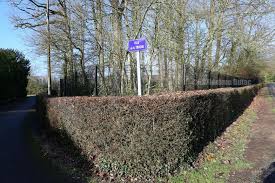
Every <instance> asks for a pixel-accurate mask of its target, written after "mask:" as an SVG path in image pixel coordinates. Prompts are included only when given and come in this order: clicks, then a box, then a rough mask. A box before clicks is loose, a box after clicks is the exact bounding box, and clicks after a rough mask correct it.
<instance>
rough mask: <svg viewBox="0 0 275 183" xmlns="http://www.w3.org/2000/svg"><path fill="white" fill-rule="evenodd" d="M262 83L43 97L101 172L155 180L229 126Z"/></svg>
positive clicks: (43, 105)
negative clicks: (168, 91)
mask: <svg viewBox="0 0 275 183" xmlns="http://www.w3.org/2000/svg"><path fill="white" fill-rule="evenodd" d="M259 88H260V85H255V86H248V87H242V88H237V89H233V88H227V89H216V90H205V91H193V92H182V93H172V94H162V95H158V96H144V97H64V98H40V100H39V101H40V105H39V106H40V111H41V112H43V114H45V116H46V118H47V119H48V120H47V121H48V122H49V125H50V126H51V127H52V128H54V129H57V130H58V129H59V130H61V131H65V132H66V133H67V134H68V135H69V136H70V137H71V139H72V140H73V142H74V143H75V145H76V146H77V147H78V148H80V149H81V150H82V151H83V154H84V155H85V156H86V157H87V158H88V159H89V160H91V162H93V164H94V166H95V167H96V169H97V171H99V172H105V173H107V174H109V175H113V176H114V177H117V178H118V177H124V178H125V177H127V178H133V177H134V178H135V179H136V180H138V181H146V180H147V181H150V180H152V179H155V178H156V177H164V176H168V175H170V174H173V173H175V172H176V171H178V170H179V169H180V167H182V166H184V165H185V164H186V163H190V162H192V160H194V158H195V157H196V155H197V154H198V153H199V152H200V151H201V150H202V149H203V147H204V146H205V145H206V144H207V143H209V141H212V140H214V139H215V138H216V137H217V136H218V135H219V134H220V133H221V132H223V131H224V130H225V128H226V127H228V126H229V125H230V124H231V123H232V122H233V121H234V120H235V119H236V118H237V117H238V115H240V114H241V113H242V111H243V110H244V109H245V108H246V107H247V106H248V105H249V104H250V102H251V101H252V99H253V97H254V96H255V95H256V94H257V91H258V90H259Z"/></svg>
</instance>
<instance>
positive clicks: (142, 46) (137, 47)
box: [128, 39, 147, 52]
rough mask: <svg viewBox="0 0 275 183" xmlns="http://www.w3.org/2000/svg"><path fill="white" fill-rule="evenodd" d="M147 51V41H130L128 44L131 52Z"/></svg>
mask: <svg viewBox="0 0 275 183" xmlns="http://www.w3.org/2000/svg"><path fill="white" fill-rule="evenodd" d="M146 49H147V43H146V39H136V40H130V41H129V43H128V51H129V52H135V51H144V50H146Z"/></svg>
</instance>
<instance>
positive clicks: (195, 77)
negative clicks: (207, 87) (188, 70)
mask: <svg viewBox="0 0 275 183" xmlns="http://www.w3.org/2000/svg"><path fill="white" fill-rule="evenodd" d="M196 71H197V69H196V68H194V90H197V89H198V80H197V72H196Z"/></svg>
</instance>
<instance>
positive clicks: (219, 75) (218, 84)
mask: <svg viewBox="0 0 275 183" xmlns="http://www.w3.org/2000/svg"><path fill="white" fill-rule="evenodd" d="M218 88H220V73H218Z"/></svg>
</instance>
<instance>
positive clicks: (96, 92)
mask: <svg viewBox="0 0 275 183" xmlns="http://www.w3.org/2000/svg"><path fill="white" fill-rule="evenodd" d="M97 67H98V66H97V65H96V66H95V96H98V90H97V82H98V81H97V69H98V68H97Z"/></svg>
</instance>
